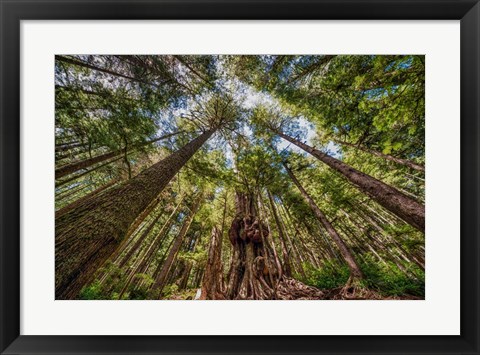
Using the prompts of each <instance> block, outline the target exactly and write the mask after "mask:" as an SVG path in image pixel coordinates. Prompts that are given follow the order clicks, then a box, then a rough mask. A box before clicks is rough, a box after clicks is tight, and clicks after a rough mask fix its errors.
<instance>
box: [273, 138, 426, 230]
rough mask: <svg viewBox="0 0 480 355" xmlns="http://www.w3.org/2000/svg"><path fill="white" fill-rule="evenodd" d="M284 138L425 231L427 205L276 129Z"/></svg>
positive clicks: (409, 222)
mask: <svg viewBox="0 0 480 355" xmlns="http://www.w3.org/2000/svg"><path fill="white" fill-rule="evenodd" d="M275 133H277V134H278V135H279V136H280V137H282V138H283V139H285V140H287V141H289V142H291V143H293V144H295V145H296V146H298V147H299V148H302V149H303V150H304V151H306V152H307V153H310V154H311V155H313V156H314V157H315V158H317V159H318V160H320V161H322V162H323V163H325V164H327V165H328V166H329V167H331V168H332V169H334V170H335V171H337V172H339V173H340V174H342V175H343V176H345V177H346V178H347V179H348V180H349V181H350V182H351V183H352V184H353V185H355V186H357V187H358V188H359V189H360V190H361V191H362V192H364V193H366V194H367V195H368V196H370V197H371V198H372V199H373V200H375V201H376V202H377V203H378V204H380V205H381V206H383V207H384V208H386V209H387V210H389V211H390V212H392V213H393V214H395V215H397V216H398V217H400V218H401V219H403V220H404V221H405V222H407V223H408V224H410V225H411V226H413V227H415V228H417V229H418V230H419V231H421V232H425V206H424V205H422V204H421V203H419V202H417V201H415V200H414V199H412V198H410V197H408V196H406V195H405V194H403V193H401V192H400V191H398V190H397V189H395V188H394V187H392V186H389V185H387V184H385V183H383V182H381V181H380V180H377V179H375V178H374V177H372V176H370V175H367V174H365V173H362V172H361V171H358V170H356V169H354V168H352V167H351V166H349V165H347V164H345V163H343V162H341V161H340V160H338V159H335V158H333V157H331V156H329V155H327V154H325V153H323V152H321V151H319V150H318V149H315V148H312V147H310V146H309V145H307V144H305V143H303V142H301V141H299V140H297V139H295V138H292V137H290V136H288V135H286V134H284V133H282V132H280V131H278V130H277V131H275Z"/></svg>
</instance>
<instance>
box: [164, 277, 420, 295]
mask: <svg viewBox="0 0 480 355" xmlns="http://www.w3.org/2000/svg"><path fill="white" fill-rule="evenodd" d="M200 292H201V289H191V290H187V291H184V292H181V293H175V294H172V295H171V296H170V297H168V298H167V299H169V300H194V299H195V300H198V298H199V295H200ZM422 299H424V298H421V297H418V296H414V295H408V294H405V295H384V294H382V293H380V292H378V291H375V290H371V289H368V288H366V287H358V286H357V287H345V286H341V287H336V288H331V289H318V288H316V287H313V286H308V285H305V284H304V283H302V282H300V281H298V280H296V279H293V278H285V279H284V280H283V282H281V283H280V284H279V286H278V287H277V291H276V295H275V297H272V298H271V299H263V300H422ZM223 300H224V299H223Z"/></svg>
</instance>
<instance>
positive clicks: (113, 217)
mask: <svg viewBox="0 0 480 355" xmlns="http://www.w3.org/2000/svg"><path fill="white" fill-rule="evenodd" d="M215 131H216V128H214V129H211V130H209V131H206V132H204V133H203V134H201V135H200V136H198V137H197V138H195V139H193V140H192V141H191V142H190V143H188V144H187V145H185V146H184V147H183V148H181V149H179V150H177V151H176V152H174V153H172V154H171V155H170V156H168V157H167V158H165V159H163V160H161V161H159V162H158V163H156V164H154V165H153V166H151V167H150V168H148V169H146V170H144V171H143V172H142V173H140V174H138V175H137V176H135V177H134V178H133V179H131V180H129V181H127V182H125V183H123V184H121V185H119V186H116V187H114V188H112V189H110V190H108V191H106V192H105V193H103V194H101V195H97V196H94V197H93V198H91V199H89V200H88V201H86V202H85V203H84V204H82V205H80V206H78V207H77V208H75V209H73V210H71V211H70V212H68V213H66V214H65V215H63V216H61V217H60V218H59V219H57V220H56V230H55V297H56V299H73V298H75V297H77V296H78V293H79V292H80V290H81V289H82V287H83V286H84V285H85V284H86V283H88V282H90V281H91V280H92V278H93V276H94V273H95V271H96V270H97V269H98V267H99V266H101V265H102V264H103V263H104V262H105V260H106V259H107V258H108V257H109V256H110V255H111V254H112V253H113V252H114V250H115V249H116V248H117V247H118V245H119V244H120V243H121V242H122V240H123V238H124V237H125V234H126V232H127V230H128V227H129V226H130V224H131V223H132V222H133V221H134V220H135V218H136V217H137V216H138V215H139V214H140V213H141V212H142V211H143V210H144V209H145V208H146V207H147V206H148V205H149V203H150V202H151V201H152V200H153V199H154V198H155V197H156V196H157V195H158V194H159V193H160V192H161V191H162V190H163V189H164V188H165V187H166V186H167V184H168V183H169V182H170V180H171V179H172V178H173V177H174V176H175V175H176V174H177V172H178V171H179V170H180V169H181V168H182V167H183V166H184V165H185V163H186V162H187V161H188V160H189V159H190V158H191V157H192V156H193V154H195V152H196V151H197V150H198V149H199V148H200V147H201V146H202V145H203V144H204V143H205V141H207V140H208V138H210V137H211V136H212V134H213V133H214V132H215Z"/></svg>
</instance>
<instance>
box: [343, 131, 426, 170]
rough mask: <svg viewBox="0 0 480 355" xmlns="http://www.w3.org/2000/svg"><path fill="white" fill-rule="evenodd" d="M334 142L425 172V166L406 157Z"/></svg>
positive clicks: (347, 143)
mask: <svg viewBox="0 0 480 355" xmlns="http://www.w3.org/2000/svg"><path fill="white" fill-rule="evenodd" d="M334 142H335V143H339V144H341V145H346V146H348V147H352V148H355V149H360V150H362V151H364V152H367V153H370V154H372V155H374V156H376V157H379V158H382V159H385V160H389V161H393V162H394V163H397V164H400V165H403V166H406V167H408V168H410V169H414V170H417V171H421V172H425V167H424V166H423V165H420V164H417V163H415V162H413V161H411V160H408V159H402V158H397V157H394V156H392V155H389V154H383V153H380V152H377V151H376V150H372V149H369V148H366V147H362V146H361V145H356V144H352V143H349V142H345V141H341V140H336V139H334Z"/></svg>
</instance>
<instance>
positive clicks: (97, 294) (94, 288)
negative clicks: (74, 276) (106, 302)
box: [79, 280, 107, 300]
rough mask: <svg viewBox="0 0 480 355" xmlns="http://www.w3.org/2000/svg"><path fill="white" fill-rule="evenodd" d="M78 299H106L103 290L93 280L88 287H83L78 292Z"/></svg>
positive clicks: (97, 282) (99, 284) (96, 281)
mask: <svg viewBox="0 0 480 355" xmlns="http://www.w3.org/2000/svg"><path fill="white" fill-rule="evenodd" d="M79 298H80V299H81V300H103V299H105V298H107V297H106V295H105V294H104V289H103V287H102V285H101V283H100V281H98V280H95V281H94V282H93V283H91V284H90V285H88V286H85V287H84V288H82V290H81V291H80V295H79Z"/></svg>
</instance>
